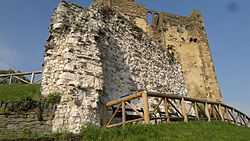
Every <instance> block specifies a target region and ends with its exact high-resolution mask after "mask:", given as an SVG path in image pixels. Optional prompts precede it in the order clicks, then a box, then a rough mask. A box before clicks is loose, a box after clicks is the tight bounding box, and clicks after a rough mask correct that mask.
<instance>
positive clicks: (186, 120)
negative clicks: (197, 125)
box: [181, 98, 188, 122]
mask: <svg viewBox="0 0 250 141" xmlns="http://www.w3.org/2000/svg"><path fill="white" fill-rule="evenodd" d="M181 112H182V115H183V118H184V120H183V121H184V122H188V117H187V110H186V104H185V100H184V98H181Z"/></svg>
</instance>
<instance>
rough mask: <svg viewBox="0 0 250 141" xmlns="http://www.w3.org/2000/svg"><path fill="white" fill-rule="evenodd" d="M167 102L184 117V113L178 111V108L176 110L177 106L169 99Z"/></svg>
mask: <svg viewBox="0 0 250 141" xmlns="http://www.w3.org/2000/svg"><path fill="white" fill-rule="evenodd" d="M167 101H168V103H169V104H170V105H171V106H172V107H173V108H174V109H175V111H176V112H177V113H179V114H180V115H181V116H182V117H183V115H182V113H181V112H180V111H179V110H178V108H176V107H175V105H174V104H173V103H172V102H171V101H170V100H169V99H167Z"/></svg>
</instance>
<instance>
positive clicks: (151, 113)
mask: <svg viewBox="0 0 250 141" xmlns="http://www.w3.org/2000/svg"><path fill="white" fill-rule="evenodd" d="M162 101H163V98H161V100H160V101H159V102H158V103H157V104H156V105H155V107H154V109H153V111H152V112H150V117H151V116H152V115H153V114H154V113H155V111H156V110H157V109H158V108H159V106H160V104H161V103H162Z"/></svg>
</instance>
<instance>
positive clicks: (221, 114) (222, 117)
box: [219, 104, 224, 121]
mask: <svg viewBox="0 0 250 141" xmlns="http://www.w3.org/2000/svg"><path fill="white" fill-rule="evenodd" d="M219 115H220V118H221V121H224V114H223V113H222V106H221V104H219Z"/></svg>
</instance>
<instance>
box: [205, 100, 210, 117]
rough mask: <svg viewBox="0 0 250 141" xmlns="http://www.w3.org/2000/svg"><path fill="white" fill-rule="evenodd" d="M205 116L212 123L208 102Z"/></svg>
mask: <svg viewBox="0 0 250 141" xmlns="http://www.w3.org/2000/svg"><path fill="white" fill-rule="evenodd" d="M205 114H206V116H207V119H208V121H211V118H210V114H209V109H208V104H207V102H206V103H205Z"/></svg>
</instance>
